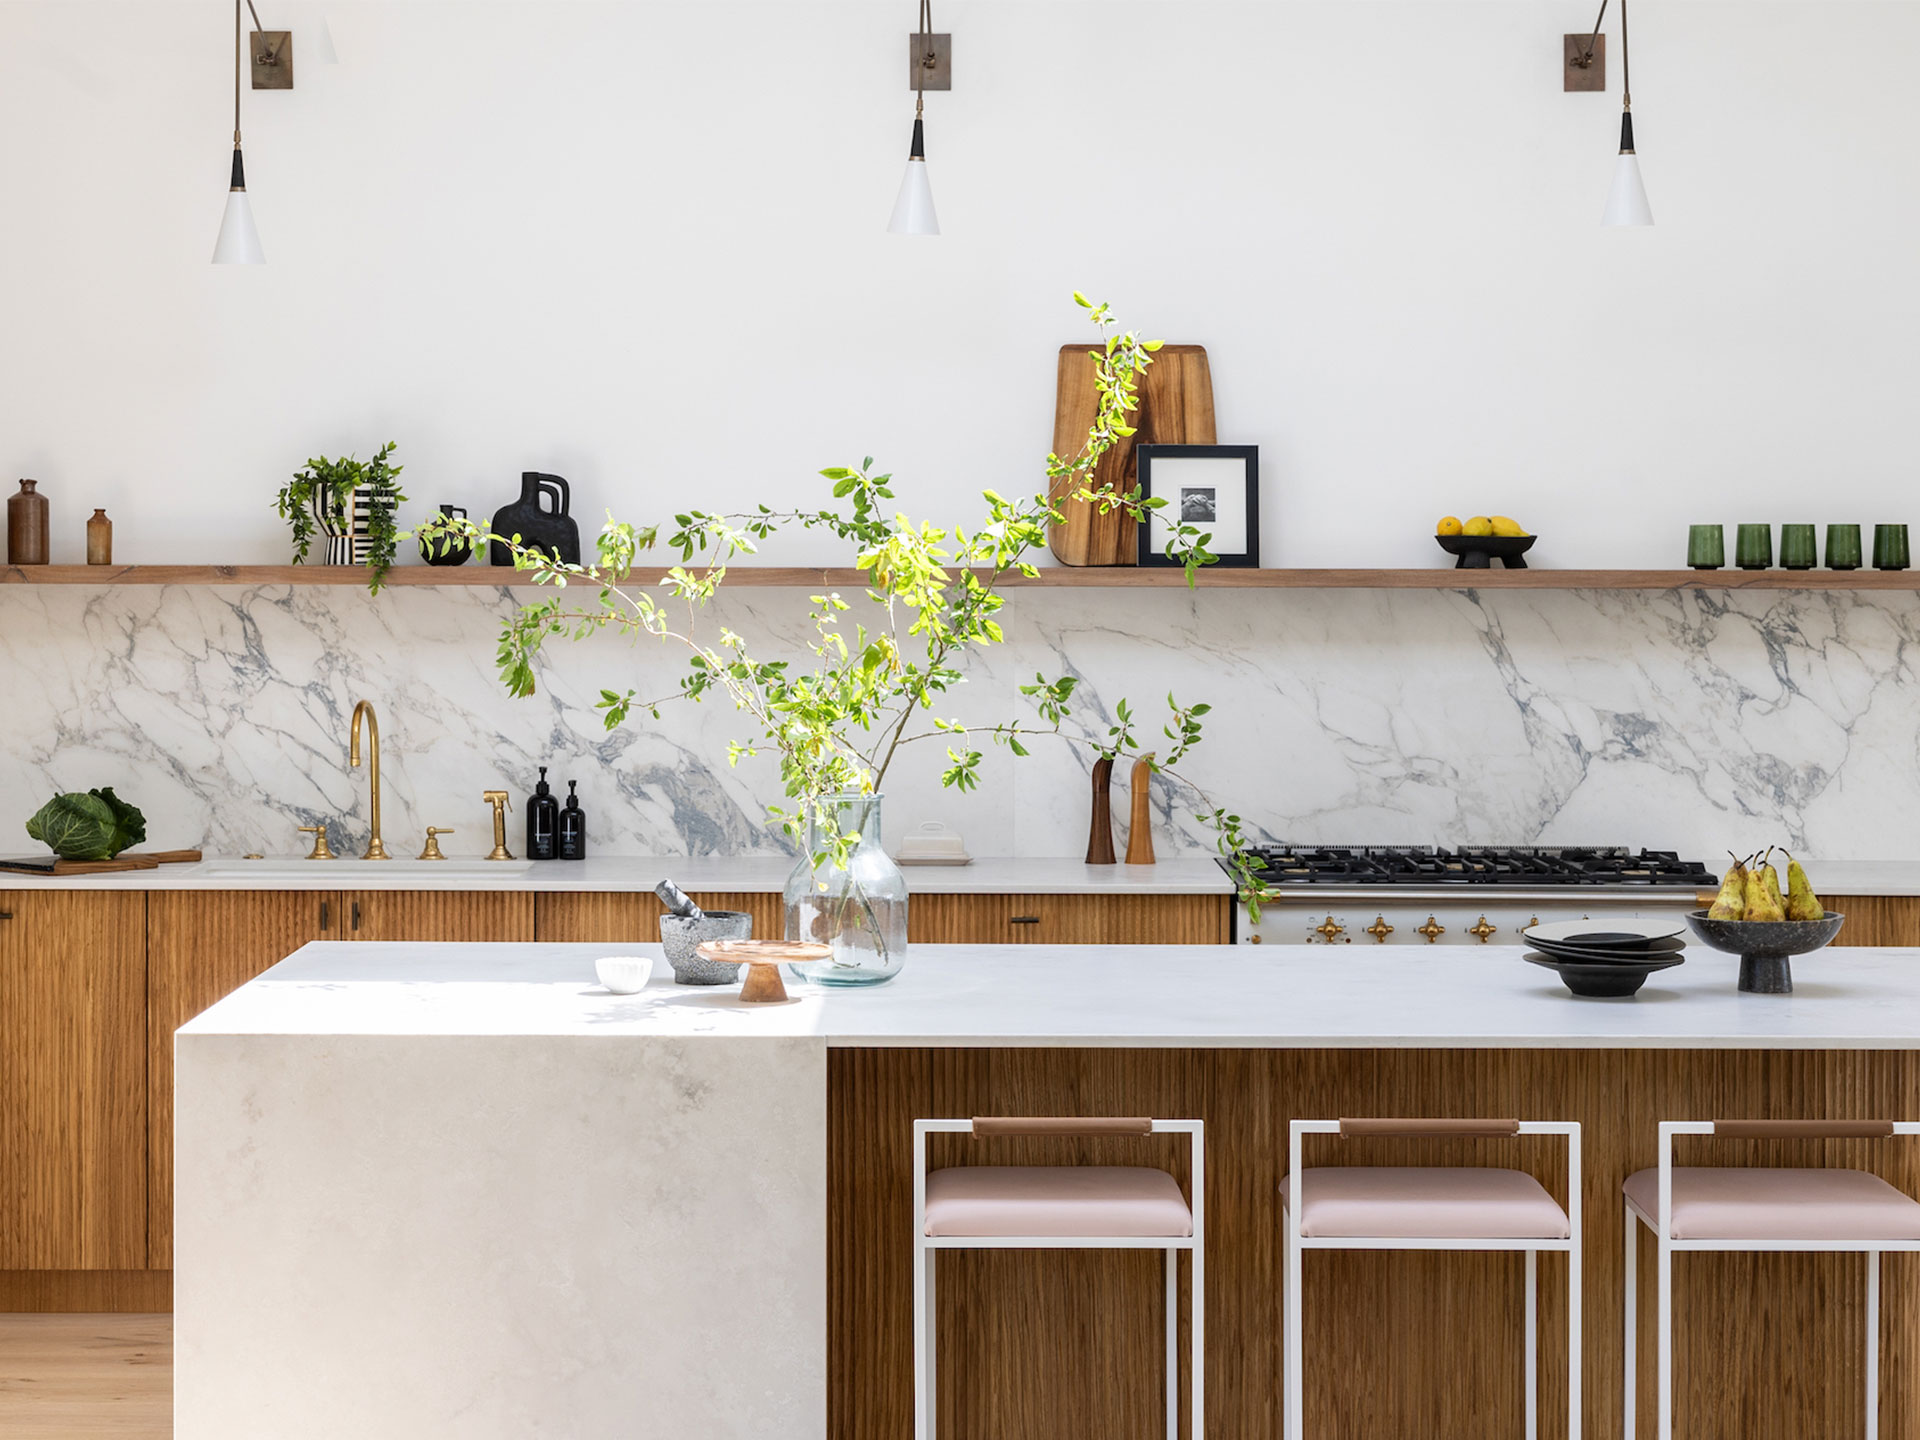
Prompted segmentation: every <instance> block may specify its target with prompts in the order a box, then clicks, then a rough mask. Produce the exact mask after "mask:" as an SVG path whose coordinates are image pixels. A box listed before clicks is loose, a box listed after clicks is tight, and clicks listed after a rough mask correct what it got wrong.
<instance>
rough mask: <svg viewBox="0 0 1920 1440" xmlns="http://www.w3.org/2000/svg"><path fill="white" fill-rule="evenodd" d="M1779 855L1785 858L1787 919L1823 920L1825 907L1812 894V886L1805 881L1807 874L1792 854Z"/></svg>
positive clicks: (1816, 896)
mask: <svg viewBox="0 0 1920 1440" xmlns="http://www.w3.org/2000/svg"><path fill="white" fill-rule="evenodd" d="M1781 853H1782V854H1784V855H1786V857H1787V919H1789V920H1824V919H1825V918H1826V915H1827V907H1826V906H1825V905H1824V904H1823V903H1822V902H1821V899H1820V897H1819V896H1818V895H1816V894H1814V893H1813V886H1812V884H1811V883H1809V882H1808V880H1807V872H1806V871H1805V870H1803V869H1802V868H1801V867H1800V862H1799V861H1798V860H1795V859H1794V858H1793V856H1792V854H1790V853H1789V852H1786V851H1782V852H1781Z"/></svg>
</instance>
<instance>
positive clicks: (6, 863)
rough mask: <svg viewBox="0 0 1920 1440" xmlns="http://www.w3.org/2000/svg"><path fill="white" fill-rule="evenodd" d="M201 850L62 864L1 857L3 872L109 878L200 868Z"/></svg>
mask: <svg viewBox="0 0 1920 1440" xmlns="http://www.w3.org/2000/svg"><path fill="white" fill-rule="evenodd" d="M199 863H200V852H199V851H198V850H123V851H121V852H120V853H119V854H118V855H116V856H114V857H113V859H111V860H61V859H58V858H56V857H54V856H52V855H46V856H41V855H30V856H26V857H0V870H12V871H21V872H25V873H27V874H33V875H109V874H112V873H114V872H115V871H119V870H158V869H159V868H160V867H161V866H162V865H197V864H199Z"/></svg>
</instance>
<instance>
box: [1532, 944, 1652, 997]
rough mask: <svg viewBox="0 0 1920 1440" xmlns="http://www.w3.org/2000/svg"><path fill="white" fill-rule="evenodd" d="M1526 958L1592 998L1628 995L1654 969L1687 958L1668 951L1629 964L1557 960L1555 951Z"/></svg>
mask: <svg viewBox="0 0 1920 1440" xmlns="http://www.w3.org/2000/svg"><path fill="white" fill-rule="evenodd" d="M1524 958H1525V959H1526V962H1527V963H1528V964H1529V965H1538V966H1541V967H1542V968H1543V969H1547V970H1551V971H1553V972H1554V973H1556V974H1557V975H1559V977H1560V979H1561V981H1562V983H1564V984H1565V985H1566V987H1567V989H1569V990H1571V991H1572V992H1573V993H1574V994H1576V995H1578V996H1580V997H1582V998H1583V999H1589V1000H1616V999H1624V998H1625V997H1626V996H1628V995H1632V994H1634V993H1636V992H1637V991H1638V990H1639V989H1640V987H1641V986H1642V985H1644V984H1646V983H1647V976H1649V975H1651V974H1653V972H1654V971H1656V970H1671V969H1672V968H1673V967H1674V966H1676V965H1684V964H1686V960H1687V957H1686V956H1684V955H1667V956H1662V957H1661V958H1659V959H1657V960H1641V961H1638V962H1637V963H1635V964H1631V965H1629V964H1624V963H1622V962H1621V961H1618V960H1603V961H1600V962H1598V963H1597V964H1586V963H1583V962H1581V961H1578V960H1557V959H1555V958H1554V957H1553V956H1551V955H1533V954H1529V955H1527V956H1525V957H1524Z"/></svg>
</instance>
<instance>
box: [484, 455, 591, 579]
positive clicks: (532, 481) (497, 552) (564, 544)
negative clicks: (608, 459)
mask: <svg viewBox="0 0 1920 1440" xmlns="http://www.w3.org/2000/svg"><path fill="white" fill-rule="evenodd" d="M542 497H544V498H546V499H547V500H549V501H551V502H552V503H553V508H552V509H551V510H543V509H542V508H541V506H540V501H541V499H542ZM571 503H572V497H571V496H570V495H569V493H568V491H567V482H566V481H565V480H562V479H561V478H560V477H559V476H558V475H542V474H541V473H540V472H539V471H538V470H525V471H522V472H521V475H520V498H519V499H518V500H516V501H514V502H513V503H512V504H511V505H503V506H502V507H501V508H500V509H499V510H497V511H495V512H494V516H493V533H494V534H496V535H518V536H519V537H520V543H521V544H522V545H524V546H526V547H527V548H528V549H530V550H544V551H546V552H547V554H549V555H551V556H553V558H554V559H556V560H558V561H560V562H562V563H563V564H567V565H578V564H579V563H580V527H579V526H578V525H576V524H574V523H573V521H572V519H571V518H570V517H569V516H568V514H567V509H568V507H569V506H570V505H571ZM488 548H489V552H490V553H489V557H488V558H489V559H490V560H491V561H492V562H493V563H494V564H495V565H511V564H512V563H513V552H512V551H510V550H509V549H507V547H506V545H505V544H504V543H503V542H501V541H499V540H495V541H493V542H492V544H491V545H490V546H489V547H488Z"/></svg>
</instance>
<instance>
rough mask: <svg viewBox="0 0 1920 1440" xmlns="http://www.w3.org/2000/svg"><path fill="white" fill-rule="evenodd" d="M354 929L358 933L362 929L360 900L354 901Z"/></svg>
mask: <svg viewBox="0 0 1920 1440" xmlns="http://www.w3.org/2000/svg"><path fill="white" fill-rule="evenodd" d="M353 929H354V933H355V934H358V933H359V931H360V902H359V901H358V900H356V901H354V902H353Z"/></svg>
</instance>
